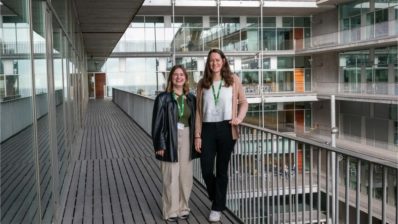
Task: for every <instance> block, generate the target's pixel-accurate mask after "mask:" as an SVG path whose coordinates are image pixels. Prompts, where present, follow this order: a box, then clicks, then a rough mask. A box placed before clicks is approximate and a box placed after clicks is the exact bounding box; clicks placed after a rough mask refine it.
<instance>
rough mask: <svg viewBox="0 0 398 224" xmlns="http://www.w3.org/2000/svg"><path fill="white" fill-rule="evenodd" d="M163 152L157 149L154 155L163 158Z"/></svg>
mask: <svg viewBox="0 0 398 224" xmlns="http://www.w3.org/2000/svg"><path fill="white" fill-rule="evenodd" d="M164 151H165V150H164V149H159V150H157V151H156V155H159V156H161V157H163V155H164Z"/></svg>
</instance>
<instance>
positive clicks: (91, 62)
mask: <svg viewBox="0 0 398 224" xmlns="http://www.w3.org/2000/svg"><path fill="white" fill-rule="evenodd" d="M73 1H74V4H75V8H76V13H77V17H78V18H77V19H78V21H79V24H80V31H81V32H82V35H83V41H84V45H85V50H86V52H87V57H88V71H99V70H100V68H101V66H102V64H103V63H104V62H105V60H106V58H107V57H108V56H109V55H110V54H111V53H112V50H113V48H114V47H115V46H116V44H117V43H118V41H119V40H120V38H121V37H122V35H123V33H124V32H125V31H126V29H127V27H128V26H129V24H130V23H131V21H132V20H133V18H134V16H135V15H136V14H137V12H138V10H140V8H141V6H142V4H143V2H144V0H112V1H110V0H73Z"/></svg>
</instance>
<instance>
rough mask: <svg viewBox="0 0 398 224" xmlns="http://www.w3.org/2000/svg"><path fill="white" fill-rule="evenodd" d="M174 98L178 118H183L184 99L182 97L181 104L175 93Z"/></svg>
mask: <svg viewBox="0 0 398 224" xmlns="http://www.w3.org/2000/svg"><path fill="white" fill-rule="evenodd" d="M173 97H174V99H176V101H177V107H178V118H181V117H182V116H183V115H184V97H183V96H181V102H178V97H177V95H176V94H175V93H174V92H173Z"/></svg>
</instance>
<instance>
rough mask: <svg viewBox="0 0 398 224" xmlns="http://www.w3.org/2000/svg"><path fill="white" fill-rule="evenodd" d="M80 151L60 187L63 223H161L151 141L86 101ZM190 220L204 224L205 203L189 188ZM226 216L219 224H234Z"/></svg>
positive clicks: (109, 106)
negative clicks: (64, 182) (68, 174)
mask: <svg viewBox="0 0 398 224" xmlns="http://www.w3.org/2000/svg"><path fill="white" fill-rule="evenodd" d="M78 143H79V146H78V147H76V152H75V153H74V158H76V160H74V161H75V162H73V163H71V167H70V174H71V176H70V178H68V181H66V184H65V185H64V186H63V191H62V196H61V199H62V200H61V201H62V202H63V203H62V204H63V205H64V206H63V211H62V213H61V214H60V219H61V222H62V223H65V224H69V223H84V224H85V223H95V224H99V223H106V224H110V223H116V224H118V223H165V221H164V220H163V219H162V215H161V190H162V183H161V173H160V168H159V167H160V164H159V162H158V161H157V160H156V159H155V157H154V155H153V151H152V143H151V139H150V137H149V136H148V135H147V134H146V133H145V132H144V131H143V130H141V128H140V127H139V126H138V125H137V124H136V123H135V122H134V121H133V120H131V119H130V118H129V117H128V116H127V115H126V114H125V113H124V112H122V111H121V110H120V109H119V108H118V107H117V106H116V105H115V104H113V103H112V102H111V101H109V100H97V101H90V102H89V104H88V109H87V114H86V119H85V126H84V128H83V131H82V134H81V137H80V140H79V142H78ZM190 207H191V212H192V213H191V216H190V218H189V219H188V220H187V221H179V223H207V222H208V221H207V216H208V213H209V210H210V201H209V200H208V198H207V195H206V192H205V191H204V189H203V187H202V186H201V185H200V184H199V183H198V182H194V187H193V191H192V195H191V200H190ZM238 222H239V221H238V220H236V219H235V218H234V217H233V216H232V215H231V214H229V213H228V212H225V213H224V215H223V217H222V220H221V223H238Z"/></svg>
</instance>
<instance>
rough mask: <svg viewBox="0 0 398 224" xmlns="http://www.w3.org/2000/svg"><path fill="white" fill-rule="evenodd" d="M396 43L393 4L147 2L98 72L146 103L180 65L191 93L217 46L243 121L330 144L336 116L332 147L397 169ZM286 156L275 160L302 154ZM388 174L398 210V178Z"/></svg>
mask: <svg viewBox="0 0 398 224" xmlns="http://www.w3.org/2000/svg"><path fill="white" fill-rule="evenodd" d="M397 40H398V1H396V0H390V1H388V0H387V1H384V0H383V1H381V0H361V1H344V2H342V1H304V0H303V1H185V0H181V1H171V2H168V1H167V2H165V1H145V3H144V5H143V7H142V8H141V10H140V12H139V13H138V14H137V16H136V17H135V18H134V20H133V22H132V23H131V24H130V27H129V28H128V29H127V31H126V32H125V34H124V35H123V37H122V39H121V40H120V41H119V43H118V45H117V46H116V48H115V49H114V51H113V53H112V55H111V58H110V59H108V61H107V62H106V64H105V66H104V68H103V71H105V72H106V75H107V86H108V88H109V89H111V88H112V87H115V88H124V89H127V90H129V91H133V92H139V93H140V94H144V95H149V96H151V95H152V96H153V95H155V94H156V92H157V91H162V90H164V88H165V80H166V78H167V77H166V76H167V74H168V71H169V70H170V68H171V67H172V65H174V64H182V65H184V66H185V67H186V68H187V70H188V72H189V75H190V84H191V90H192V91H193V92H195V88H196V83H197V82H198V80H199V79H200V77H201V76H202V75H203V71H204V64H205V61H206V56H207V52H208V50H209V49H211V48H220V49H222V50H223V51H224V52H225V53H226V55H227V58H228V60H229V63H230V65H231V67H232V70H233V71H234V72H235V73H236V74H237V75H238V76H239V77H240V78H241V80H242V83H243V86H244V88H245V92H246V95H247V97H248V99H249V103H250V104H249V112H248V115H247V117H246V120H245V122H247V123H250V124H254V125H257V126H259V127H264V128H267V129H271V130H274V131H278V132H283V133H287V134H290V135H293V136H299V137H304V138H307V139H311V140H315V141H317V142H321V143H325V144H327V145H330V144H332V142H331V134H330V133H331V129H332V121H331V117H332V115H333V114H335V119H336V124H335V125H336V126H337V130H338V133H337V140H336V145H337V146H338V147H340V148H343V149H345V150H348V151H354V152H357V153H360V154H366V155H369V156H373V157H375V158H380V159H382V160H388V161H393V162H398V111H397V105H398V100H397V99H398V67H397V66H398V59H397V58H398V57H397ZM137 65H138V66H137ZM143 74H145V75H143ZM332 96H333V98H334V99H335V103H333V105H334V106H331V99H332ZM333 102H334V101H333ZM334 108H335V109H334ZM302 150H305V149H302ZM292 151H294V150H290V149H288V148H286V152H285V155H284V156H281V158H290V157H291V156H292V155H293V157H294V158H295V159H297V160H299V159H300V157H302V156H303V155H302V152H301V153H300V151H299V152H298V154H297V155H294V153H293V152H292ZM307 156H309V154H307ZM281 161H282V160H281ZM284 161H285V160H284ZM289 161H290V160H289ZM351 163H352V169H351V173H352V175H354V176H355V175H356V174H358V173H359V172H358V170H356V168H355V167H356V164H355V162H351ZM278 164H279V162H278ZM290 165H292V164H290ZM290 165H289V167H290ZM307 165H308V164H307ZM282 167H283V164H282ZM340 168H341V172H342V173H344V172H345V171H344V170H343V168H342V167H340ZM277 169H279V168H277ZM301 169H303V167H301V168H300V171H301ZM306 169H307V168H306ZM308 169H309V168H308ZM362 169H363V170H361V171H362V172H361V173H362V174H363V176H362V177H361V182H362V184H361V186H362V188H363V189H362V190H363V191H362V192H363V193H364V194H368V190H367V182H368V181H369V179H368V178H369V173H372V174H377V173H380V172H381V170H380V167H377V166H371V167H370V166H364V167H362ZM370 169H372V171H371V172H370V171H369V170H370ZM343 171H344V172H343ZM387 176H388V181H387V182H388V183H389V186H388V187H387V188H388V190H387V191H388V192H389V193H388V195H389V196H388V198H390V199H389V200H388V204H389V205H391V206H392V207H394V206H395V207H396V206H397V200H396V198H397V193H396V186H397V178H396V174H395V173H394V171H392V172H390V173H389V174H388V175H387ZM340 178H341V183H343V182H344V181H345V180H346V178H347V176H346V175H342V176H341V177H340ZM352 178H353V177H352ZM372 178H373V177H372ZM380 178H381V177H380V176H377V175H375V176H374V178H373V180H374V181H375V182H376V183H375V184H374V186H373V187H374V189H373V191H372V192H373V194H374V197H375V198H376V200H378V199H381V197H382V193H381V192H382V191H383V186H382V184H381V183H382V181H381V179H380ZM353 179H355V178H353ZM351 184H352V185H353V186H354V185H356V184H357V181H356V179H355V180H353V182H352V183H351ZM237 207H239V206H237ZM365 213H366V212H365ZM365 213H364V215H365V216H366V214H365ZM392 218H394V217H392ZM376 220H377V218H376ZM353 222H354V221H353Z"/></svg>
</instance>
